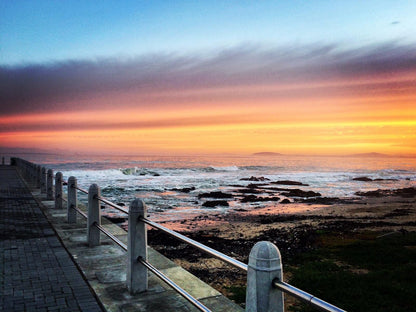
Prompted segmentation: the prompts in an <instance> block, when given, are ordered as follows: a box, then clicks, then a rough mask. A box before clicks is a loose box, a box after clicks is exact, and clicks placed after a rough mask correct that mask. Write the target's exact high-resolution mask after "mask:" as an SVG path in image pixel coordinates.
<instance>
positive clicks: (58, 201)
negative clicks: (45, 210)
mask: <svg viewBox="0 0 416 312" xmlns="http://www.w3.org/2000/svg"><path fill="white" fill-rule="evenodd" d="M62 177H63V176H62V172H57V173H56V175H55V208H56V209H62V184H63V181H62V180H63V178H62Z"/></svg>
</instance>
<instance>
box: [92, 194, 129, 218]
mask: <svg viewBox="0 0 416 312" xmlns="http://www.w3.org/2000/svg"><path fill="white" fill-rule="evenodd" d="M97 199H98V200H100V201H102V202H103V203H105V204H107V205H109V206H111V207H113V208H115V209H117V210H120V211H121V212H124V213H127V214H129V211H128V210H127V209H125V208H123V207H121V206H119V205H116V204H114V203H112V202H111V201H109V200H107V199H105V198H104V197H101V196H97Z"/></svg>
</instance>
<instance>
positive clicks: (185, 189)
mask: <svg viewBox="0 0 416 312" xmlns="http://www.w3.org/2000/svg"><path fill="white" fill-rule="evenodd" d="M195 190H196V188H195V186H192V187H183V188H179V189H178V188H173V189H171V191H174V192H182V193H189V192H191V191H195Z"/></svg>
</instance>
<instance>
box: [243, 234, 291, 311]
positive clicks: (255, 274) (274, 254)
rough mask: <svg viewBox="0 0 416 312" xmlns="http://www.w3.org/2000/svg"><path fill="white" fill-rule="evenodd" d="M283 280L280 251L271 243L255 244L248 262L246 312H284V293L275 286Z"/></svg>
mask: <svg viewBox="0 0 416 312" xmlns="http://www.w3.org/2000/svg"><path fill="white" fill-rule="evenodd" d="M282 278H283V270H282V260H281V257H280V252H279V249H278V248H277V247H276V246H275V245H273V244H272V243H270V242H264V241H263V242H258V243H257V244H255V245H254V247H253V248H252V249H251V252H250V256H249V260H248V271H247V296H246V311H249V312H266V311H267V312H271V311H275V312H283V311H284V304H283V293H282V292H281V291H280V290H278V289H277V288H275V287H274V286H273V280H274V279H278V280H282Z"/></svg>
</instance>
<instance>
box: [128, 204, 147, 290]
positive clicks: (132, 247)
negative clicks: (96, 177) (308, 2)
mask: <svg viewBox="0 0 416 312" xmlns="http://www.w3.org/2000/svg"><path fill="white" fill-rule="evenodd" d="M146 215H147V208H146V205H145V204H144V203H143V201H141V200H140V199H137V198H136V199H135V200H133V201H132V203H131V204H130V208H129V230H128V236H127V288H128V289H129V291H130V293H131V294H136V293H138V292H143V291H146V290H147V286H148V281H147V268H146V267H145V266H144V265H143V264H141V263H140V262H139V261H138V260H137V259H138V258H139V257H141V258H142V259H144V260H146V261H147V227H146V224H145V223H144V222H141V221H140V220H139V218H141V217H146Z"/></svg>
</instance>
